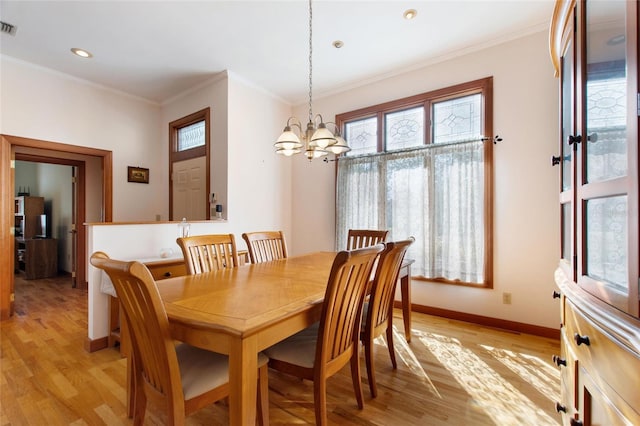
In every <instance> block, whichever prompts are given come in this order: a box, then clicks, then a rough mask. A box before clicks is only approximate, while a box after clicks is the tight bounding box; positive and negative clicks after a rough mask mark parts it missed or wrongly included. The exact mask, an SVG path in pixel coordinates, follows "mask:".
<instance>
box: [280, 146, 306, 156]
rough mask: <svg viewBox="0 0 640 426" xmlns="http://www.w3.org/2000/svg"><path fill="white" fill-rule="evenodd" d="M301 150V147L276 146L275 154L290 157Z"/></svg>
mask: <svg viewBox="0 0 640 426" xmlns="http://www.w3.org/2000/svg"><path fill="white" fill-rule="evenodd" d="M300 152H302V149H301V148H299V147H298V148H278V149H276V154H280V155H284V156H285V157H291V156H292V155H294V154H299V153H300Z"/></svg>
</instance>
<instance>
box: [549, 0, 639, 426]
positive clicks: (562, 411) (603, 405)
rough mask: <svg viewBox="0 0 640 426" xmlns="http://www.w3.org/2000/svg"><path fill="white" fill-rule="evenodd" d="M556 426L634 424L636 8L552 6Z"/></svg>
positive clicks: (585, 3)
mask: <svg viewBox="0 0 640 426" xmlns="http://www.w3.org/2000/svg"><path fill="white" fill-rule="evenodd" d="M550 51H551V55H552V61H553V63H554V66H555V67H556V73H557V75H558V77H559V86H560V91H559V93H560V123H561V129H560V136H561V140H560V148H559V152H558V154H559V155H558V156H557V157H553V158H552V164H553V165H555V166H557V167H559V169H560V170H559V176H560V179H559V180H560V185H559V186H560V188H559V203H560V225H561V233H560V246H561V259H560V262H559V267H558V269H557V270H556V273H555V281H556V283H557V285H558V287H559V288H560V290H561V293H560V294H559V295H558V296H559V299H560V312H561V327H562V329H561V336H562V341H561V353H560V354H559V355H558V356H557V357H554V361H555V362H556V364H557V365H558V368H560V369H561V381H562V385H561V392H562V396H561V400H560V401H558V403H557V405H556V408H557V410H558V412H559V415H561V416H562V421H563V424H565V425H631V424H634V425H635V424H640V392H639V391H638V389H640V376H639V375H638V373H637V372H638V371H640V318H639V311H640V298H639V295H638V287H639V285H640V279H639V277H640V274H639V270H638V263H639V260H640V259H639V257H640V256H639V246H638V232H639V231H638V226H639V225H638V211H639V203H638V161H639V159H638V116H639V115H640V114H639V112H640V95H639V94H638V66H637V64H638V3H637V2H625V1H615V2H602V1H596V0H582V1H576V0H571V1H567V0H564V1H563V0H558V1H557V2H556V7H555V10H554V15H553V19H552V23H551V31H550Z"/></svg>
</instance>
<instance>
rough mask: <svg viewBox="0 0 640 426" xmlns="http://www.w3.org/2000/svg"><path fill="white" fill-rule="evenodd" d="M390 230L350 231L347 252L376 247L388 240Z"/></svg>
mask: <svg viewBox="0 0 640 426" xmlns="http://www.w3.org/2000/svg"><path fill="white" fill-rule="evenodd" d="M387 234H389V231H388V230H377V229H349V233H348V235H347V250H353V249H358V248H362V247H369V246H374V245H376V244H379V243H384V242H385V241H386V240H387Z"/></svg>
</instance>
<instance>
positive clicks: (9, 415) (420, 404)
mask: <svg viewBox="0 0 640 426" xmlns="http://www.w3.org/2000/svg"><path fill="white" fill-rule="evenodd" d="M15 290H16V291H15V293H16V302H15V306H16V315H15V316H14V317H13V318H12V319H10V320H8V321H3V322H2V323H0V330H1V335H0V343H1V346H0V349H1V353H0V363H1V373H2V375H1V377H0V398H1V400H0V401H1V408H0V425H48V426H52V425H91V426H93V425H122V424H124V425H130V424H131V423H132V422H131V420H130V419H127V418H126V415H125V390H124V386H125V368H126V364H125V360H124V359H122V358H120V355H119V353H118V351H117V350H116V349H114V348H110V349H103V350H101V351H97V352H94V353H87V352H85V351H84V349H83V342H84V339H85V338H86V336H87V292H86V291H82V290H77V289H72V288H71V285H70V280H69V279H67V278H56V279H43V280H30V281H25V280H21V279H16V286H15ZM413 321H414V324H413V339H412V342H411V343H410V344H407V343H406V341H405V340H404V336H403V328H402V318H401V314H400V312H399V311H398V312H396V318H395V321H394V323H395V326H396V327H397V334H396V339H395V342H396V349H397V355H398V364H399V365H398V369H397V370H396V371H394V370H393V369H392V368H391V363H390V361H389V356H388V353H387V351H386V348H385V347H383V346H378V347H377V352H376V367H377V375H376V377H377V380H378V392H379V394H378V397H377V398H376V399H371V397H370V396H369V393H368V384H367V381H366V373H365V371H366V370H365V369H364V368H365V367H364V361H363V362H362V374H363V375H364V377H363V389H364V390H365V408H364V410H362V411H361V410H358V408H357V406H356V402H355V398H354V396H353V389H352V385H351V379H350V374H349V368H348V367H346V368H345V369H344V370H343V371H342V372H340V373H339V374H337V375H336V376H334V377H333V378H331V379H330V381H329V385H328V411H329V421H330V422H331V423H333V424H340V425H360V426H362V425H456V426H457V425H474V426H478V425H499V426H504V425H522V424H525V425H536V426H544V425H558V424H560V422H559V420H560V416H559V415H558V414H556V413H555V410H554V404H555V401H557V400H559V386H560V382H559V372H558V369H557V368H556V367H555V366H554V365H553V364H552V363H551V356H552V355H553V354H557V353H559V352H558V351H559V342H558V341H555V340H551V339H546V338H541V337H535V336H529V335H522V334H516V333H510V332H505V331H500V330H494V329H490V328H485V327H480V326H475V325H472V324H467V323H462V322H457V321H450V320H446V319H443V318H438V317H431V316H428V315H423V314H417V313H416V314H414V315H413ZM269 380H270V383H269V385H270V393H269V398H270V421H271V424H272V425H304V424H313V423H314V411H313V384H312V383H310V382H306V381H305V382H303V381H299V380H297V379H294V378H290V377H288V376H284V375H281V374H279V373H277V372H274V371H271V372H270V376H269ZM147 419H148V422H147V423H149V424H157V423H161V421H158V420H157V419H154V417H153V416H147ZM227 423H228V414H227V407H226V406H225V404H224V403H221V404H215V405H213V406H212V407H210V408H206V409H204V410H202V411H200V412H198V413H196V414H194V415H193V416H191V417H189V418H188V424H191V425H201V424H202V425H204V424H207V425H212V424H213V425H215V424H227Z"/></svg>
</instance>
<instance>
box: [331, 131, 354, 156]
mask: <svg viewBox="0 0 640 426" xmlns="http://www.w3.org/2000/svg"><path fill="white" fill-rule="evenodd" d="M336 141H337V142H336V143H335V144H333V145H331V146H328V147H327V150H328V151H331V152H332V153H334V154H336V155H339V154H344V153H345V152H349V151H351V148H349V145H347V141H345V140H344V138H343V137H342V136H336Z"/></svg>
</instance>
